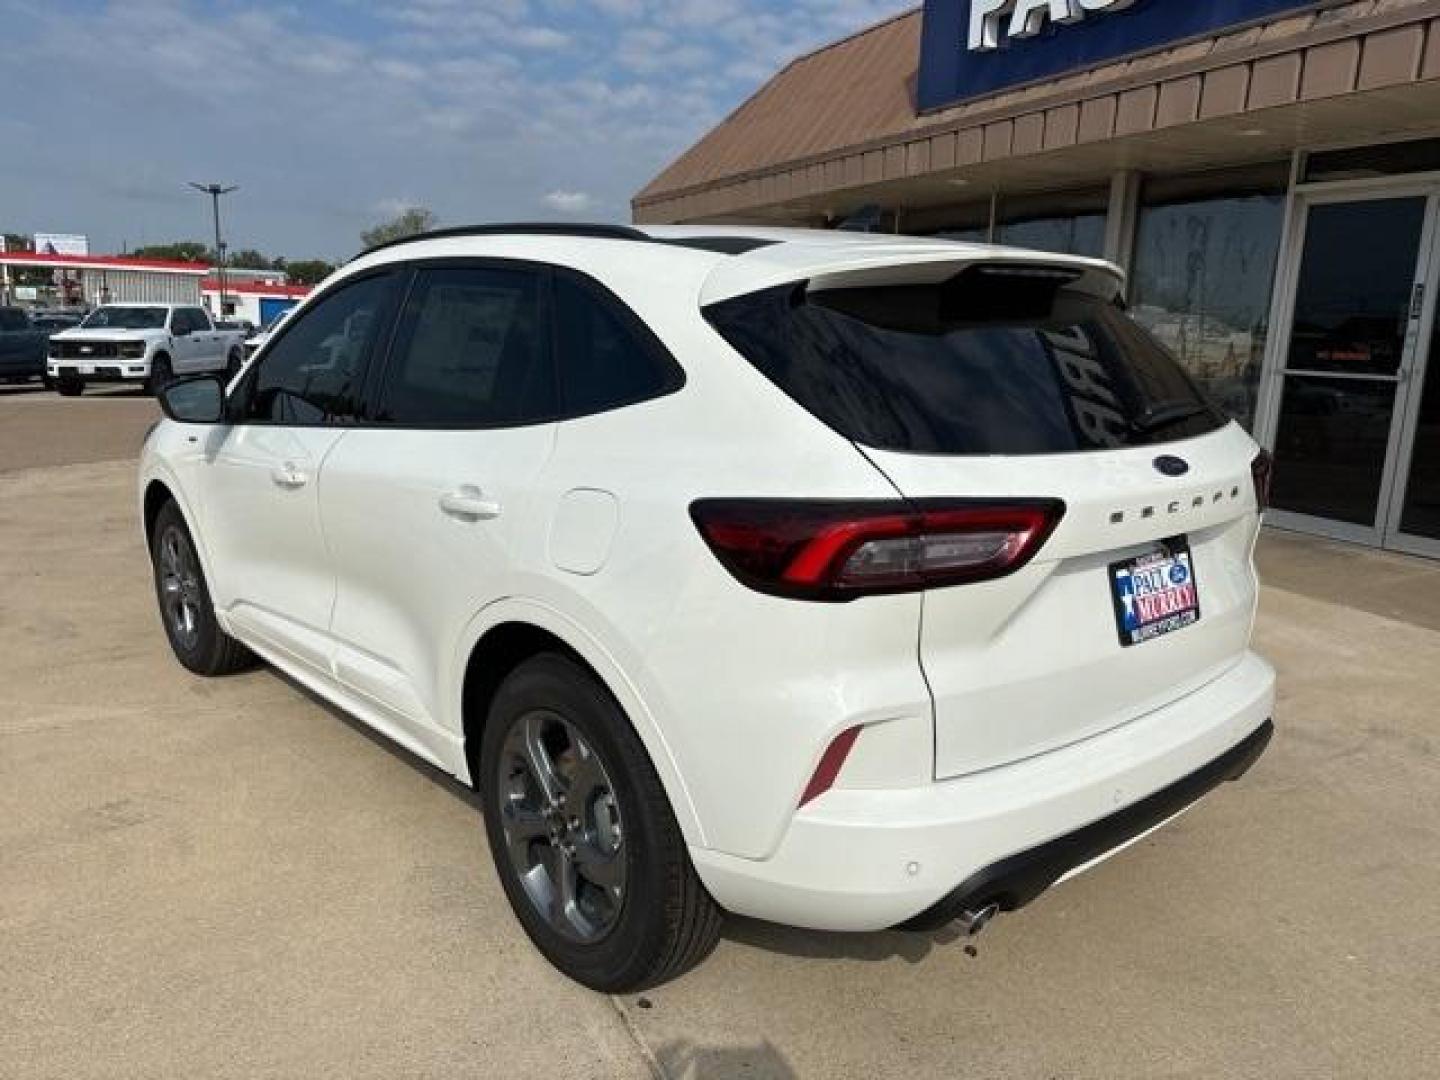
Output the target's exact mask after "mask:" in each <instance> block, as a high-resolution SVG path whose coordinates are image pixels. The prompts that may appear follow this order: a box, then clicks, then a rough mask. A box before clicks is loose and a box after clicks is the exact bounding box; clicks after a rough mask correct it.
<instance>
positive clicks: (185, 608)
mask: <svg viewBox="0 0 1440 1080" xmlns="http://www.w3.org/2000/svg"><path fill="white" fill-rule="evenodd" d="M159 554H160V597H161V604H162V606H163V608H164V611H165V621H166V622H167V623H168V624H169V626H170V632H171V634H172V635H173V637H174V638H175V640H176V642H178V643H179V645H180V647H181V648H183V649H187V650H188V649H193V648H194V647H195V645H196V643H197V642H198V641H199V640H200V613H201V611H202V610H203V607H202V605H203V603H204V596H203V594H202V591H201V587H200V563H199V560H198V559H196V557H195V548H194V545H192V544H191V542H190V538H189V537H188V536H186V535H185V533H184V532H183V531H182V530H180V529H178V528H175V527H174V526H172V527H170V528H168V529H166V530H165V531H164V532H163V533H162V534H161V535H160V546H159Z"/></svg>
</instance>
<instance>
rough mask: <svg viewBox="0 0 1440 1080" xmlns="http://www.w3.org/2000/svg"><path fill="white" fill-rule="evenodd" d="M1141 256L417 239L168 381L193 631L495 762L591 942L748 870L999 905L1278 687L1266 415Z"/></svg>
mask: <svg viewBox="0 0 1440 1080" xmlns="http://www.w3.org/2000/svg"><path fill="white" fill-rule="evenodd" d="M1120 286H1121V279H1120V276H1119V272H1118V271H1117V270H1116V269H1115V268H1114V267H1112V266H1110V265H1108V264H1105V263H1102V262H1098V261H1095V260H1087V259H1080V258H1072V257H1064V256H1059V255H1051V254H1041V253H1032V252H1023V251H1016V250H1013V249H1004V248H992V247H987V246H981V245H971V244H960V243H950V242H945V241H926V240H910V239H900V238H896V237H893V236H867V235H857V234H837V233H809V232H804V231H785V230H773V231H765V230H740V229H734V230H730V229H723V230H703V229H684V228H678V227H675V228H666V229H661V228H654V229H650V230H649V231H648V232H641V231H638V230H634V229H626V228H619V227H600V226H593V227H570V228H566V227H563V226H528V227H526V226H514V227H490V228H485V229H474V230H457V231H453V232H449V233H442V234H436V235H432V236H429V237H421V238H415V239H412V240H409V241H404V242H401V243H398V244H395V245H391V246H387V247H383V248H380V249H377V250H375V251H372V252H370V253H368V254H366V255H364V256H362V257H360V258H359V259H357V260H355V261H354V262H352V263H351V264H350V265H349V266H348V267H346V268H345V270H344V271H342V272H341V273H340V274H339V275H337V276H336V277H334V278H332V279H331V280H330V281H329V282H327V283H326V285H325V286H324V288H323V289H321V290H320V291H319V292H318V293H317V294H315V295H313V296H312V297H310V298H309V299H307V301H306V302H305V303H304V305H303V306H302V307H300V308H299V309H298V311H297V312H296V314H295V315H294V316H293V318H292V320H291V321H290V322H289V323H287V325H286V326H285V328H284V332H283V333H282V334H280V335H278V336H277V337H276V338H274V339H273V340H272V341H271V342H270V344H269V345H267V346H266V347H265V349H264V350H262V351H261V352H260V353H259V354H258V355H257V356H256V357H255V359H254V360H253V362H252V363H250V365H249V366H248V367H247V368H246V371H245V373H244V375H243V376H242V377H241V378H240V379H239V380H237V381H236V382H235V383H233V384H232V385H231V386H230V387H229V389H228V393H227V388H226V387H225V386H224V385H223V384H222V383H221V381H220V380H218V379H215V378H199V379H192V380H184V381H180V382H177V383H175V384H174V385H172V386H171V387H169V388H168V389H167V390H166V391H165V392H164V393H163V394H162V396H161V402H162V405H163V406H164V409H165V411H166V414H167V416H168V417H170V419H169V420H168V421H167V422H164V423H162V424H161V425H159V427H158V428H157V429H156V430H155V432H154V433H153V434H152V435H151V437H150V438H149V440H148V442H147V444H146V446H145V448H144V452H143V457H142V461H141V465H140V475H139V482H140V492H139V493H140V500H141V508H142V517H143V521H144V524H145V539H146V542H147V544H148V545H149V549H150V551H151V553H152V559H153V564H154V578H155V588H156V596H157V600H158V603H159V607H160V611H161V615H162V620H163V625H164V628H165V632H166V634H167V635H168V637H169V641H170V644H171V646H172V648H173V650H174V652H175V655H176V656H177V658H178V659H179V661H180V662H181V663H182V664H184V665H185V666H186V667H187V668H189V669H190V670H191V671H194V672H196V673H198V674H201V675H219V674H223V673H226V672H230V671H235V670H237V669H239V668H240V667H242V666H244V665H245V664H246V663H247V662H249V661H250V659H251V656H252V654H254V655H258V656H259V657H261V658H263V659H265V660H268V661H269V662H270V663H272V664H274V665H275V666H276V667H278V668H280V669H281V670H283V671H285V672H287V673H289V674H290V675H291V676H293V677H294V678H295V679H296V680H298V681H299V682H301V683H302V684H304V685H305V686H307V687H310V688H312V689H313V690H315V691H316V692H318V693H319V694H321V695H323V696H324V697H326V698H328V699H329V700H331V701H333V702H335V703H336V704H337V705H339V706H340V707H341V708H343V709H345V710H346V711H347V712H349V713H351V714H353V715H355V716H357V717H359V718H360V719H361V720H363V721H364V722H366V723H367V724H370V725H372V726H374V727H375V728H376V729H377V730H379V731H381V732H383V733H385V734H386V735H388V736H389V737H391V738H393V739H394V740H395V741H397V742H398V743H400V745H402V746H404V747H405V748H407V749H408V750H410V751H412V752H413V753H415V754H416V755H418V756H420V757H421V758H424V759H425V760H427V761H430V762H433V763H434V764H436V765H438V766H439V767H441V768H442V769H445V770H446V771H448V772H450V773H453V774H455V775H456V776H458V777H460V778H461V779H462V780H465V781H467V782H470V783H473V784H474V785H475V786H476V787H477V788H478V790H479V792H480V797H481V800H482V802H483V805H484V810H485V825H486V829H487V831H488V836H489V842H490V849H491V853H492V855H493V857H494V862H495V866H496V870H497V872H498V874H499V877H500V880H501V882H502V884H503V886H504V889H505V892H506V894H507V896H508V898H509V901H510V903H511V905H512V906H513V908H514V911H515V913H516V915H517V917H518V919H519V921H520V923H521V924H522V926H523V927H524V928H525V930H526V931H527V932H528V933H529V935H530V937H531V938H532V939H533V941H534V942H535V944H536V945H537V946H538V948H539V949H540V950H541V952H543V953H544V954H545V955H546V956H547V957H548V958H549V959H550V960H551V961H552V962H553V963H554V964H555V965H556V966H557V967H558V968H559V969H560V970H562V971H563V972H565V973H566V974H568V975H570V976H571V977H573V978H575V979H577V980H579V981H580V982H582V983H584V984H585V985H587V986H591V987H594V988H596V989H600V990H607V991H617V990H626V989H635V988H638V987H643V986H648V985H653V984H655V983H657V982H660V981H663V980H664V979H666V978H669V977H671V976H673V975H675V974H676V973H678V972H680V971H683V970H684V969H685V968H687V967H688V966H690V965H692V964H694V963H696V962H698V961H699V960H700V959H701V958H703V957H704V956H705V955H706V953H707V951H708V950H709V949H710V947H711V946H712V945H713V943H714V942H715V940H716V936H717V934H718V930H719V926H720V919H721V912H722V911H731V912H737V913H740V914H744V915H748V916H754V917H758V918H762V919H768V920H772V921H777V922H782V923H791V924H794V925H798V926H804V927H813V928H819V929H825V930H840V931H862V930H878V929H882V928H887V927H902V928H910V929H917V928H928V927H935V926H938V925H941V924H944V923H946V922H949V921H951V920H957V919H958V920H959V923H960V925H961V926H963V927H965V928H967V929H969V930H971V931H978V930H979V929H980V928H981V927H983V926H984V925H985V923H986V922H987V921H988V920H989V919H990V918H991V917H992V916H993V915H995V913H996V912H997V911H1000V910H1005V911H1009V910H1013V909H1015V908H1017V907H1020V906H1022V905H1024V904H1026V903H1028V902H1029V901H1031V900H1032V899H1034V898H1035V897H1036V896H1037V895H1039V894H1040V893H1041V892H1043V891H1044V890H1045V889H1047V888H1049V887H1050V886H1051V885H1053V884H1055V883H1056V882H1058V881H1060V880H1061V879H1063V878H1065V877H1067V876H1070V875H1073V874H1075V873H1077V872H1079V871H1080V870H1082V869H1084V868H1086V867H1088V866H1089V865H1092V864H1093V863H1094V862H1097V861H1099V860H1101V859H1103V858H1106V857H1108V856H1109V855H1111V854H1113V853H1114V852H1115V851H1117V850H1118V849H1120V848H1121V847H1123V846H1125V845H1127V844H1128V843H1130V842H1132V841H1133V840H1135V839H1136V838H1137V837H1139V836H1142V835H1143V834H1145V833H1146V832H1148V831H1149V830H1151V829H1153V828H1155V827H1157V826H1159V825H1161V824H1162V823H1164V822H1166V821H1168V820H1169V819H1170V818H1172V817H1174V816H1176V815H1177V814H1179V813H1180V812H1181V811H1183V810H1184V809H1185V808H1186V807H1188V806H1189V805H1190V804H1191V803H1192V802H1194V801H1195V800H1196V799H1198V798H1199V797H1201V796H1202V795H1203V794H1205V793H1206V792H1207V791H1209V790H1210V789H1211V788H1213V787H1215V786H1217V785H1219V784H1220V783H1221V782H1223V781H1225V780H1230V779H1235V778H1237V777H1238V776H1240V775H1241V774H1242V773H1244V772H1245V770H1246V769H1247V768H1248V767H1249V766H1250V765H1251V764H1252V763H1253V762H1254V761H1255V759H1256V758H1258V757H1259V755H1260V754H1261V753H1262V751H1263V750H1264V748H1265V745H1266V743H1267V741H1268V739H1269V737H1270V734H1271V730H1272V729H1271V721H1270V715H1271V709H1272V704H1273V699H1274V675H1273V672H1272V670H1271V668H1270V667H1269V666H1268V665H1267V664H1266V663H1265V662H1264V661H1263V660H1261V659H1260V658H1259V657H1257V656H1256V655H1255V654H1254V653H1252V652H1251V651H1250V649H1249V642H1250V636H1251V628H1252V621H1253V616H1254V610H1255V603H1256V580H1255V572H1254V567H1253V564H1252V559H1251V552H1252V547H1253V544H1254V541H1255V537H1256V533H1257V530H1258V527H1259V522H1260V513H1261V511H1262V510H1263V507H1264V502H1265V495H1266V480H1267V476H1268V469H1267V461H1266V458H1265V457H1264V456H1263V455H1262V454H1261V453H1260V451H1259V450H1258V448H1257V447H1256V445H1255V443H1254V442H1253V441H1252V440H1251V439H1250V437H1249V436H1248V435H1247V434H1246V433H1245V432H1244V431H1243V430H1242V429H1241V428H1240V427H1239V426H1238V425H1237V424H1235V423H1233V422H1230V421H1228V420H1227V419H1226V418H1225V417H1224V416H1223V415H1221V414H1220V413H1219V412H1218V411H1217V410H1216V409H1215V408H1214V407H1213V406H1212V405H1211V404H1210V403H1209V402H1207V401H1206V400H1205V399H1204V397H1203V396H1202V395H1201V393H1200V392H1199V391H1198V390H1197V389H1196V388H1195V386H1194V384H1193V383H1192V382H1191V381H1190V380H1189V378H1188V377H1187V376H1186V375H1185V374H1184V373H1183V372H1182V370H1181V369H1180V367H1179V366H1178V365H1177V364H1176V363H1175V362H1174V360H1173V359H1172V358H1171V357H1170V356H1169V355H1168V354H1167V353H1165V352H1164V351H1163V350H1162V349H1161V348H1159V347H1158V346H1157V345H1156V344H1155V343H1154V341H1153V339H1151V338H1150V337H1149V336H1148V335H1147V334H1146V332H1145V331H1144V330H1142V329H1141V328H1140V327H1139V326H1138V325H1137V324H1135V323H1134V322H1133V321H1131V320H1130V318H1129V317H1128V316H1126V315H1125V314H1124V312H1123V311H1122V310H1121V308H1120V307H1119V306H1117V304H1116V303H1115V301H1116V298H1117V296H1118V294H1119V291H1120ZM1239 902H1242V903H1243V901H1239ZM1115 903H1117V904H1123V903H1125V899H1124V897H1123V896H1121V897H1117V898H1116V900H1115Z"/></svg>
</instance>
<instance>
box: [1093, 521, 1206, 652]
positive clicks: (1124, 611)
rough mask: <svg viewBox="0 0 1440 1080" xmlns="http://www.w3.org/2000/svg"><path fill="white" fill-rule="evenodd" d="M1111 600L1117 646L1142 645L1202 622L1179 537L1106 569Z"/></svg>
mask: <svg viewBox="0 0 1440 1080" xmlns="http://www.w3.org/2000/svg"><path fill="white" fill-rule="evenodd" d="M1110 596H1111V599H1112V600H1114V602H1115V625H1116V627H1117V628H1118V629H1119V631H1120V644H1121V645H1124V646H1126V647H1127V648H1128V647H1129V646H1132V645H1143V644H1144V643H1145V642H1147V641H1152V640H1154V639H1155V638H1157V637H1164V636H1165V635H1166V634H1173V633H1174V632H1175V631H1176V630H1183V629H1185V627H1187V626H1194V625H1195V624H1196V623H1197V622H1199V621H1200V589H1199V586H1198V585H1197V584H1196V581H1195V564H1194V562H1193V560H1192V559H1191V555H1190V544H1189V542H1188V541H1187V540H1186V539H1185V537H1183V536H1179V537H1176V538H1175V539H1173V540H1165V541H1162V542H1161V543H1160V545H1159V546H1158V547H1157V548H1156V549H1155V550H1154V551H1151V552H1148V553H1147V554H1145V555H1141V556H1138V557H1137V558H1134V559H1125V560H1123V561H1121V562H1117V563H1111V564H1110Z"/></svg>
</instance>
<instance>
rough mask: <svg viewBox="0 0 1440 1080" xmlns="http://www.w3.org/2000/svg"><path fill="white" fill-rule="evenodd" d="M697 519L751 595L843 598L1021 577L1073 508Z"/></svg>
mask: <svg viewBox="0 0 1440 1080" xmlns="http://www.w3.org/2000/svg"><path fill="white" fill-rule="evenodd" d="M690 513H691V516H692V517H693V518H694V520H695V524H696V526H697V527H698V528H699V530H700V534H701V536H703V537H704V538H705V542H706V543H707V544H709V545H710V549H711V550H712V551H714V552H715V555H716V557H717V558H719V560H720V562H721V563H722V564H724V566H725V568H726V569H727V570H729V571H730V572H731V573H732V574H733V575H734V576H735V577H736V578H738V579H739V580H740V581H741V582H743V583H744V584H746V585H748V586H750V587H751V588H752V589H756V590H758V591H760V592H765V593H771V594H773V595H776V596H788V597H793V598H797V599H804V600H832V601H839V600H853V599H855V598H857V597H861V596H873V595H877V594H881V593H899V592H913V591H915V590H918V589H931V588H939V587H942V586H946V585H960V584H964V583H966V582H975V581H988V580H991V579H993V578H998V577H1004V576H1005V575H1007V574H1013V573H1014V572H1015V571H1016V570H1019V569H1020V568H1021V567H1022V566H1024V565H1025V564H1026V563H1028V562H1029V561H1030V560H1031V559H1032V558H1034V557H1035V553H1036V552H1037V551H1039V550H1040V548H1041V546H1042V545H1043V544H1044V543H1045V541H1046V540H1047V539H1049V537H1050V534H1051V533H1052V532H1054V531H1055V526H1056V525H1058V524H1059V523H1060V519H1061V517H1063V516H1064V513H1065V504H1064V503H1062V502H1060V501H1058V500H1054V499H1021V500H1014V501H1005V502H988V501H987V502H971V501H958V500H950V499H946V500H927V501H921V502H900V501H885V502H828V501H811V500H793V501H792V500H776V499H704V500H701V501H700V502H697V503H695V504H694V505H693V506H691V508H690Z"/></svg>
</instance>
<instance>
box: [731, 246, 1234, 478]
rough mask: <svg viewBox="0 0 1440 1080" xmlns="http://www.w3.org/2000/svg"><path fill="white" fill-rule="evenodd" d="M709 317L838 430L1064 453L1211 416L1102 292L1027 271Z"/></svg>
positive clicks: (918, 444)
mask: <svg viewBox="0 0 1440 1080" xmlns="http://www.w3.org/2000/svg"><path fill="white" fill-rule="evenodd" d="M705 315H706V317H707V318H708V319H709V321H710V323H711V324H712V325H713V326H714V327H715V328H716V329H717V330H718V331H719V332H720V333H721V335H723V336H724V338H725V339H726V340H727V341H728V342H729V343H730V344H731V345H732V346H734V348H735V349H736V350H737V351H738V352H739V353H740V354H741V355H742V356H744V357H745V358H746V359H747V360H749V361H750V363H752V364H754V365H755V367H757V368H759V369H760V371H762V372H763V373H764V374H765V375H766V376H767V377H768V378H769V379H770V380H771V381H772V382H774V383H775V384H776V385H777V386H778V387H779V388H780V389H782V390H783V391H785V393H787V394H788V395H790V397H792V398H793V399H795V401H797V402H798V403H799V404H800V405H802V406H804V407H805V408H806V409H808V410H809V411H810V412H811V413H812V414H814V415H815V416H816V417H818V418H819V419H820V420H823V421H824V422H825V423H826V424H828V425H829V426H830V427H832V428H834V429H835V430H836V431H838V432H840V434H842V435H844V436H845V437H846V438H849V439H852V440H854V441H855V442H857V443H861V444H863V445H865V446H871V447H874V448H876V449H879V450H894V451H899V452H902V453H917V454H1064V453H1077V452H1081V451H1087V450H1109V449H1118V448H1121V447H1127V446H1145V445H1151V444H1154V443H1160V442H1170V441H1173V440H1176V439H1185V438H1191V437H1194V436H1196V435H1202V434H1205V433H1207V432H1210V431H1215V430H1217V429H1218V428H1220V427H1222V426H1223V425H1224V424H1225V422H1226V421H1225V419H1224V417H1223V416H1222V415H1221V414H1220V413H1219V412H1218V411H1217V410H1216V409H1215V407H1214V406H1213V405H1211V404H1210V402H1209V401H1207V400H1206V398H1205V397H1204V396H1203V395H1202V394H1201V392H1200V391H1199V390H1198V389H1197V388H1196V387H1195V384H1194V383H1193V382H1192V381H1191V380H1190V378H1189V377H1188V376H1187V375H1186V374H1185V372H1184V371H1183V370H1182V369H1181V367H1180V365H1179V364H1178V363H1176V361H1175V360H1174V359H1173V358H1172V357H1171V356H1170V355H1169V354H1168V353H1166V352H1165V350H1164V349H1163V348H1162V347H1161V346H1160V345H1159V344H1158V343H1156V342H1155V340H1154V339H1153V338H1151V337H1150V336H1149V335H1148V334H1147V333H1146V332H1145V331H1144V330H1143V329H1142V328H1141V327H1140V326H1139V325H1138V324H1137V323H1135V322H1134V321H1133V320H1132V319H1131V318H1130V317H1129V316H1127V315H1126V314H1125V313H1124V312H1123V311H1121V310H1120V309H1119V308H1117V307H1115V306H1114V305H1113V304H1109V303H1106V302H1104V301H1102V300H1099V299H1096V298H1095V297H1092V296H1088V295H1083V294H1081V293H1078V292H1075V291H1072V290H1068V289H1064V288H1059V287H1057V286H1055V285H1053V284H1052V285H1050V286H1049V287H1048V289H1047V288H1046V287H1045V286H1044V285H1043V283H1041V282H1027V281H1025V280H1023V279H1021V278H1019V277H1018V276H1016V278H1015V279H1014V280H1013V281H1012V280H1004V279H1002V278H997V277H994V276H992V277H990V278H989V279H975V278H973V277H970V278H969V279H967V275H963V274H962V275H961V276H960V277H959V278H957V279H955V280H954V281H951V282H947V283H945V284H943V285H938V286H936V285H924V286H921V285H906V286H882V287H869V288H855V289H835V290H829V291H813V292H808V291H807V290H806V288H805V286H803V285H802V286H800V287H798V288H796V287H790V286H787V287H782V288H778V289H770V290H767V291H765V292H761V293H756V294H753V295H750V296H743V297H740V298H739V299H736V300H727V301H724V302H723V303H719V304H715V305H713V306H711V307H709V308H707V309H706V311H705Z"/></svg>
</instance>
